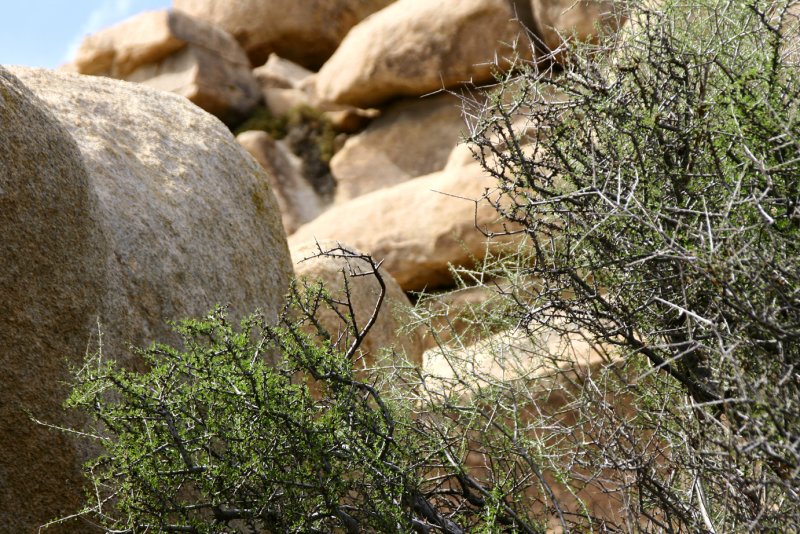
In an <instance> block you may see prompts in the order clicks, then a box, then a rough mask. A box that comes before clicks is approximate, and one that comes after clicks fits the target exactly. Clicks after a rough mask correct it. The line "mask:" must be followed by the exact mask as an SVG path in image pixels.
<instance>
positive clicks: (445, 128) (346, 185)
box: [331, 94, 465, 202]
mask: <svg viewBox="0 0 800 534" xmlns="http://www.w3.org/2000/svg"><path fill="white" fill-rule="evenodd" d="M464 128H465V126H464V120H463V118H462V117H461V106H460V100H459V99H458V98H457V97H455V96H452V95H447V94H445V95H438V96H434V97H429V98H423V99H409V100H404V101H401V102H398V103H395V104H393V105H391V106H390V107H389V108H388V109H386V110H385V111H384V112H383V113H382V114H381V116H380V118H378V119H376V120H375V121H373V122H372V123H371V124H370V125H369V126H368V127H367V129H366V130H364V131H363V132H361V133H360V134H358V135H354V136H352V137H350V138H349V139H348V140H347V142H346V143H345V145H344V147H343V148H342V149H341V150H340V151H339V152H337V153H336V155H334V157H333V159H332V160H331V173H332V174H333V176H334V177H335V178H336V182H337V189H336V202H344V201H347V200H350V199H352V198H355V197H357V196H360V195H363V194H365V193H369V192H370V191H374V190H376V189H382V188H384V187H390V186H393V185H396V184H399V183H401V182H405V181H407V180H409V179H411V178H416V177H418V176H424V175H426V174H430V173H432V172H436V171H440V170H442V169H443V168H444V166H445V164H446V163H447V158H448V156H449V155H450V152H451V151H452V150H453V148H454V147H455V146H456V145H457V144H458V142H459V139H460V137H461V135H462V131H463V130H464Z"/></svg>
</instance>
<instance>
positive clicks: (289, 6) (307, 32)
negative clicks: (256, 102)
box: [173, 0, 393, 70]
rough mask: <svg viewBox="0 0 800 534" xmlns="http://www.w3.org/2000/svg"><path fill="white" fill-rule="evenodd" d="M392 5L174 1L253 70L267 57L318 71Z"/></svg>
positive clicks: (344, 0)
mask: <svg viewBox="0 0 800 534" xmlns="http://www.w3.org/2000/svg"><path fill="white" fill-rule="evenodd" d="M392 2H393V0H302V1H298V0H237V1H236V2H231V1H230V0H174V1H173V7H174V8H175V9H179V10H181V11H184V12H186V13H189V14H190V15H192V16H195V17H198V18H200V19H203V20H206V21H209V22H212V23H214V24H217V25H218V26H220V27H222V28H224V29H225V30H227V31H228V32H229V33H230V34H231V35H233V36H234V37H235V38H236V39H237V40H238V41H239V43H240V44H241V45H242V47H243V48H244V49H245V51H246V52H247V55H248V56H249V57H250V61H251V62H252V64H253V65H261V64H263V63H264V62H265V61H266V60H267V58H268V57H269V54H270V53H272V52H275V53H277V54H278V55H279V56H281V57H284V58H286V59H289V60H291V61H294V62H295V63H298V64H300V65H303V66H304V67H307V68H310V69H314V70H316V69H318V68H319V67H320V66H321V65H322V63H324V61H325V60H326V59H327V58H328V57H330V55H331V54H332V53H333V51H334V50H336V47H337V46H338V45H339V42H340V41H341V40H342V38H343V37H344V36H345V35H346V34H347V32H348V31H349V30H350V28H352V27H353V26H354V25H355V24H357V23H358V22H359V21H360V20H361V19H363V18H364V17H366V16H368V15H369V14H370V13H373V12H375V11H377V10H379V9H381V8H383V7H385V6H387V5H389V4H391V3H392Z"/></svg>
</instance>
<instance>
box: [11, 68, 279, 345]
mask: <svg viewBox="0 0 800 534" xmlns="http://www.w3.org/2000/svg"><path fill="white" fill-rule="evenodd" d="M13 72H14V74H16V75H17V76H18V77H19V78H20V79H21V80H22V81H23V83H25V84H26V85H27V86H28V87H29V88H30V89H31V90H32V91H33V92H34V93H35V94H36V95H37V96H38V97H39V98H41V99H42V100H43V101H45V102H46V103H47V105H48V107H49V108H50V109H51V110H52V112H53V113H54V114H55V116H56V117H57V118H58V119H59V121H60V122H61V123H62V124H64V125H65V127H66V128H67V130H68V131H69V132H70V133H71V134H72V136H73V137H74V138H75V139H76V141H77V143H78V147H79V148H80V151H81V155H82V157H83V160H84V161H85V164H86V168H87V169H88V171H89V177H90V182H91V188H92V190H93V191H94V192H95V193H96V195H97V197H98V198H97V205H98V210H97V211H98V215H97V219H98V223H99V225H100V226H101V228H102V229H103V232H104V234H105V236H106V239H107V240H108V243H109V246H110V247H111V250H112V253H111V255H110V257H109V258H108V259H107V260H106V262H107V264H106V265H105V266H104V268H105V269H106V277H107V279H108V284H109V288H108V292H107V294H106V296H105V298H104V299H103V303H102V304H103V308H102V309H103V312H102V314H101V320H102V323H103V329H104V330H105V332H106V336H105V345H106V347H107V348H108V349H109V354H110V355H113V356H114V357H117V352H116V351H117V350H118V349H120V348H122V347H125V346H126V344H127V343H128V342H131V343H133V344H134V345H144V344H148V343H150V342H151V341H153V340H164V339H166V340H170V339H172V337H171V336H170V334H169V327H168V326H167V325H166V323H165V321H167V320H172V319H179V318H182V317H186V316H196V315H200V314H204V313H205V312H207V311H208V310H209V309H210V308H211V307H212V306H214V305H215V304H217V303H220V304H228V303H230V304H232V305H233V306H235V308H234V309H233V310H232V313H233V314H234V315H240V314H244V313H250V312H252V311H253V310H255V309H256V308H261V309H262V310H264V312H265V313H266V314H267V316H269V317H275V316H276V314H277V311H278V309H279V308H280V306H281V305H282V300H283V295H284V293H285V290H286V287H287V285H288V279H289V277H290V275H291V262H290V259H289V252H288V248H287V246H286V238H285V233H284V231H283V228H282V227H281V221H280V214H279V210H278V208H277V205H276V202H275V198H274V196H273V193H272V191H271V190H270V187H269V182H268V178H267V176H266V175H265V173H264V171H263V169H261V168H260V167H259V166H258V164H257V163H256V162H255V161H254V160H253V159H252V158H251V157H249V156H248V155H247V154H246V152H245V151H244V149H243V148H242V147H241V146H239V144H238V143H236V141H235V139H234V138H233V136H232V135H231V134H230V132H229V131H228V130H227V129H226V128H225V127H224V126H223V125H222V124H221V123H219V121H217V120H215V119H213V118H211V117H210V116H209V115H207V114H206V113H204V112H203V111H201V110H200V109H198V108H196V107H195V106H192V105H190V104H189V103H187V102H186V101H185V100H184V99H182V98H180V97H178V96H176V95H171V94H169V93H162V92H159V91H154V90H153V89H150V88H148V87H143V86H139V85H134V84H129V83H125V82H120V81H116V80H109V79H105V78H92V77H86V76H79V75H73V74H65V73H59V72H49V71H45V70H39V69H25V68H14V69H13ZM88 110H90V111H91V115H88Z"/></svg>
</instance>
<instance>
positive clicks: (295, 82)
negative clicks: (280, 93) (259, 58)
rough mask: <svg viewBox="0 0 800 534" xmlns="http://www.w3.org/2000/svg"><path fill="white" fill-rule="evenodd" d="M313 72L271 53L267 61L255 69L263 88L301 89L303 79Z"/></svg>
mask: <svg viewBox="0 0 800 534" xmlns="http://www.w3.org/2000/svg"><path fill="white" fill-rule="evenodd" d="M312 74H313V72H311V71H310V70H308V69H306V68H304V67H301V66H300V65H298V64H297V63H294V62H292V61H289V60H288V59H284V58H282V57H280V56H279V55H277V54H270V55H269V59H267V62H266V63H264V64H263V65H261V66H260V67H258V68H255V69H253V76H255V77H256V80H258V83H259V84H260V85H261V88H262V89H265V88H268V87H269V88H277V89H300V87H301V84H302V82H303V80H305V79H306V78H308V77H309V76H311V75H312Z"/></svg>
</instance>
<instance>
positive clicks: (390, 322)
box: [291, 241, 423, 367]
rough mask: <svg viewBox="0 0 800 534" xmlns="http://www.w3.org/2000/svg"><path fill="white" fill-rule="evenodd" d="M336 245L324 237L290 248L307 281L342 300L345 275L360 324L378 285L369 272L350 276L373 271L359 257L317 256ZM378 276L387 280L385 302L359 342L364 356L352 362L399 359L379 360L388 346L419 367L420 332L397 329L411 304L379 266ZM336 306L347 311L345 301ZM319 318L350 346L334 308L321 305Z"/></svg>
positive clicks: (373, 301) (300, 274)
mask: <svg viewBox="0 0 800 534" xmlns="http://www.w3.org/2000/svg"><path fill="white" fill-rule="evenodd" d="M338 246H339V244H338V243H335V242H331V241H323V242H321V243H319V244H317V243H316V242H314V241H311V242H305V243H298V244H296V245H293V246H292V249H291V250H292V261H293V263H294V268H295V274H296V276H297V277H298V279H300V280H302V281H304V282H305V283H316V282H322V283H323V284H324V286H325V288H326V289H327V290H328V291H329V292H330V293H331V295H332V296H333V297H334V298H336V299H338V300H341V301H344V300H345V299H346V296H347V295H346V292H345V279H346V280H347V284H348V286H349V289H350V300H351V303H352V306H353V311H354V315H355V320H356V324H357V325H358V326H359V328H361V329H363V328H364V326H365V325H366V324H367V321H369V319H370V318H371V317H372V315H373V313H374V310H375V307H376V304H377V303H378V298H379V296H380V291H381V288H380V284H379V283H378V280H377V279H376V278H375V277H374V276H372V275H369V274H367V275H366V276H354V275H359V274H363V273H369V272H371V266H370V265H369V263H368V262H367V261H365V260H363V259H357V258H345V257H330V256H317V254H319V252H320V251H321V250H322V251H329V250H332V249H334V248H336V247H338ZM342 246H343V247H344V248H346V249H348V250H352V251H354V252H356V253H358V251H357V250H355V249H351V248H350V247H348V246H347V245H342ZM314 256H316V257H314ZM381 275H382V277H383V281H384V284H385V285H386V292H385V296H384V301H383V303H382V305H381V308H380V311H379V313H378V315H377V317H376V321H375V323H374V325H373V326H372V328H371V329H370V331H369V332H368V333H367V335H366V336H365V338H364V341H363V343H362V345H361V356H362V358H363V360H362V361H360V362H356V364H357V365H358V366H360V367H361V366H363V367H373V366H375V365H376V364H381V365H388V364H391V363H397V361H393V362H386V361H379V360H378V357H379V355H380V353H381V351H382V350H384V349H385V350H389V349H391V350H393V351H397V352H399V353H401V354H403V355H404V356H405V358H406V359H407V360H408V361H409V362H411V363H413V364H414V365H416V366H417V367H421V366H422V352H423V347H422V339H421V335H420V332H419V331H418V330H412V331H411V332H408V333H400V329H401V328H402V327H403V325H404V324H406V323H407V321H406V320H405V319H404V316H405V314H406V313H407V310H408V308H410V307H411V303H410V302H409V300H408V297H406V295H405V293H404V292H403V290H402V289H401V288H400V286H399V285H398V284H397V282H396V281H395V279H394V278H393V277H392V276H391V274H389V273H388V272H386V271H385V270H383V269H382V270H381ZM338 309H339V312H340V313H343V314H345V315H347V314H348V310H347V309H346V308H345V306H339V307H338ZM317 319H318V320H319V321H320V323H321V324H322V326H323V327H324V328H326V329H328V333H329V334H330V335H331V336H332V338H333V339H334V340H336V339H339V338H340V336H341V339H342V342H341V343H342V348H343V349H347V348H348V347H349V346H350V344H351V343H352V341H353V335H352V332H350V331H347V329H346V327H345V325H343V324H342V321H341V320H340V319H339V317H338V316H337V314H336V313H335V312H334V311H333V310H331V309H327V308H325V309H321V310H320V311H319V313H318V314H317Z"/></svg>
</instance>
